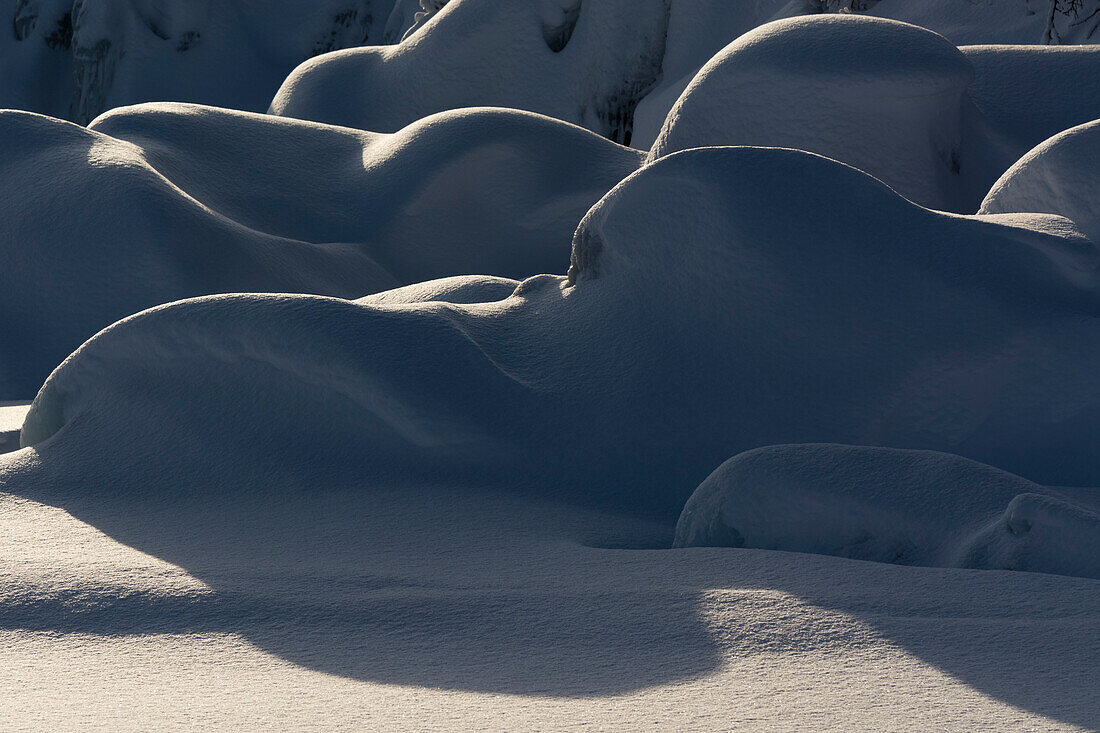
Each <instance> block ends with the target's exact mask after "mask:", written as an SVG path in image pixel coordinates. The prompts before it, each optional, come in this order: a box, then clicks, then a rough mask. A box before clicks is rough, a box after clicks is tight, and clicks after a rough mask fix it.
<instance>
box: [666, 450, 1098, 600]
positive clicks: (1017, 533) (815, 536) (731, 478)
mask: <svg viewBox="0 0 1100 733" xmlns="http://www.w3.org/2000/svg"><path fill="white" fill-rule="evenodd" d="M675 546H677V547H707V546H711V547H714V546H717V547H756V548H761V549H769V550H788V551H793V552H811V553H816V554H825V555H839V556H841V557H848V558H852V559H857V560H873V561H877V562H890V563H898V564H902V565H931V566H938V567H965V568H985V569H1003V570H1027V571H1033V572H1046V573H1060V574H1063V575H1080V576H1085V577H1093V578H1097V577H1100V490H1094V489H1063V490H1058V489H1048V488H1046V487H1043V486H1039V485H1037V484H1034V483H1032V482H1030V481H1027V480H1025V479H1022V478H1020V477H1019V476H1014V475H1012V474H1010V473H1006V472H1004V471H1001V470H998V469H996V468H993V467H991V466H986V465H984V464H981V463H976V462H974V461H969V460H966V459H964V458H960V457H958V456H954V455H950V454H947V453H935V452H930V451H912V450H896V449H890V448H868V447H856V446H841V445H820V444H817V445H814V444H808V445H784V446H770V447H766V448H758V449H756V450H752V451H748V452H745V453H742V454H740V455H738V456H735V457H734V458H731V459H730V460H729V461H727V462H726V463H724V464H722V466H721V467H719V468H718V469H717V470H716V471H715V472H714V473H712V474H711V475H710V476H709V477H708V478H707V480H706V481H704V482H703V483H702V484H701V485H700V486H699V488H698V489H696V490H695V493H694V494H692V496H691V498H690V499H689V500H688V502H687V504H686V505H685V506H684V511H683V513H682V514H681V515H680V521H679V523H678V524H677V527H676V540H675Z"/></svg>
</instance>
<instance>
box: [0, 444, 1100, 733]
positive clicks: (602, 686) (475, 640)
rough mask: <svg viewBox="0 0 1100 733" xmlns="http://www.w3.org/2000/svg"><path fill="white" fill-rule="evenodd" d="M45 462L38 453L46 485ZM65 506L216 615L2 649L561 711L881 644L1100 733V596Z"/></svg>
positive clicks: (1033, 577)
mask: <svg viewBox="0 0 1100 733" xmlns="http://www.w3.org/2000/svg"><path fill="white" fill-rule="evenodd" d="M50 452H51V450H50V446H49V445H46V446H43V447H41V448H40V449H39V452H38V458H39V459H40V460H41V461H42V463H40V464H39V467H40V468H41V467H44V466H46V465H48V463H49V462H50ZM47 483H49V482H47ZM105 485H107V484H105ZM62 494H65V495H62ZM62 494H58V493H57V492H56V491H55V490H53V489H50V490H46V491H43V492H40V494H39V495H36V496H31V497H29V498H33V499H35V500H38V501H44V502H46V503H50V504H54V505H57V506H61V507H63V508H64V509H66V510H68V511H69V512H70V513H71V514H73V515H74V516H76V517H77V518H79V519H81V520H82V521H85V522H88V523H90V524H91V525H93V526H95V527H97V528H98V529H100V530H102V531H103V532H105V533H106V534H108V535H110V536H111V537H113V538H115V539H117V540H118V541H120V542H123V543H125V544H127V545H129V546H131V547H134V548H137V549H139V550H141V551H143V552H146V553H150V554H152V555H155V556H157V557H160V558H163V559H165V560H167V561H169V562H172V563H174V564H176V565H179V566H181V567H183V568H185V569H186V570H187V571H188V572H190V573H191V574H192V575H194V576H195V577H197V578H199V579H201V580H202V581H204V582H205V583H206V584H207V585H208V586H209V587H210V588H211V589H212V590H213V593H212V594H209V595H205V596H197V597H179V598H165V597H163V596H156V597H154V596H140V595H133V596H128V597H125V598H119V599H115V600H106V599H105V600H103V601H102V602H100V603H99V604H97V605H96V607H95V608H93V609H90V610H74V608H76V609H80V608H81V606H79V605H76V606H73V605H69V604H66V603H64V602H63V599H61V600H58V601H51V602H41V603H38V604H37V605H32V606H27V607H23V608H20V609H14V610H13V609H10V608H9V609H6V610H5V611H4V613H3V615H2V616H0V625H2V626H3V627H4V628H21V629H35V630H50V631H57V632H61V633H76V632H80V633H98V634H106V635H115V634H144V633H166V632H173V633H183V632H192V631H195V632H197V631H223V632H231V633H237V634H241V635H242V636H243V637H245V638H246V639H248V640H249V641H250V642H252V643H254V644H255V645H257V646H258V647H260V648H262V649H264V650H266V651H268V652H270V653H272V654H276V655H278V656H280V657H282V658H284V659H287V660H289V661H291V662H294V663H296V664H300V665H303V666H305V667H308V668H312V669H316V670H320V671H324V672H328V673H333V674H337V675H341V676H345V677H351V678H356V679H363V680H373V681H379V682H385V683H398V684H410V685H421V686H429V687H437V688H447V689H462V690H472V691H479V692H495V693H516V694H534V695H545V696H562V697H576V696H605V695H614V694H621V693H624V692H629V691H631V690H636V689H640V688H645V687H650V686H654V685H660V684H664V683H669V682H674V681H678V680H685V679H690V678H693V677H697V676H700V675H705V674H707V673H709V672H712V671H714V670H715V669H717V668H718V667H719V665H720V664H721V663H722V660H723V655H724V653H733V654H747V653H756V652H758V651H759V650H761V649H766V650H767V651H779V652H807V651H811V650H813V649H814V648H815V647H820V648H822V649H824V650H825V651H828V650H829V649H832V650H836V649H841V650H851V653H853V654H855V653H858V652H859V649H860V647H861V644H862V643H864V642H866V641H867V640H872V639H873V640H875V643H880V641H881V639H883V638H884V639H886V640H888V641H889V642H890V643H891V644H893V645H896V646H897V647H900V648H901V649H903V650H904V651H905V652H908V653H909V654H912V655H914V656H916V657H919V658H921V659H923V660H925V661H926V662H928V663H930V664H932V665H934V666H935V667H937V668H939V669H941V670H943V671H944V672H946V673H948V674H950V675H951V676H953V677H955V678H957V679H959V680H961V681H962V682H964V683H965V684H967V685H969V686H971V687H973V688H975V689H977V690H979V691H981V692H982V693H985V694H986V695H990V696H992V697H995V698H997V699H1000V700H1003V701H1005V702H1007V703H1009V704H1011V705H1014V706H1017V707H1020V708H1025V709H1028V710H1032V711H1034V712H1037V713H1040V714H1042V715H1045V716H1048V717H1051V718H1055V719H1058V720H1061V721H1064V722H1067V723H1073V724H1076V725H1080V726H1083V727H1086V728H1090V729H1091V728H1098V727H1100V707H1098V706H1097V705H1096V704H1095V699H1094V695H1093V692H1094V689H1093V685H1094V682H1095V678H1094V673H1095V669H1096V662H1097V651H1096V646H1095V640H1096V638H1097V636H1098V634H1100V583H1098V582H1097V581H1094V580H1088V579H1077V578H1065V577H1059V576H1050V575H1041V574H1032V573H1010V572H988V571H964V570H942V569H932V568H910V567H899V566H890V565H880V564H876V563H865V562H856V561H848V560H842V559H837V558H829V557H819V556H810V555H798V554H790V553H774V552H763V551H754V550H724V549H692V550H676V551H660V550H629V549H610V548H609V547H608V546H609V545H610V546H612V547H614V546H619V547H624V546H627V545H629V544H630V543H631V542H635V543H637V542H639V541H640V542H641V543H643V544H648V545H650V546H658V545H659V544H660V543H661V542H667V541H668V539H669V532H670V529H671V528H670V527H668V526H667V525H665V526H661V525H658V524H655V523H652V522H648V521H645V520H640V519H630V518H626V517H622V516H614V515H610V514H606V513H602V512H599V511H598V510H577V509H569V508H566V507H564V506H563V505H558V506H555V505H552V504H547V503H539V502H533V501H532V500H529V499H521V498H518V497H517V496H516V495H514V494H512V495H509V494H490V493H484V492H483V493H472V492H469V491H458V490H454V489H452V490H422V491H419V492H411V491H407V490H405V491H402V490H384V491H383V490H354V491H346V492H339V493H321V492H308V491H302V492H299V491H293V492H289V493H287V492H282V493H280V494H278V495H268V496H251V497H248V496H246V497H232V498H231V497H224V496H223V497H217V498H214V497H207V498H206V499H205V500H204V499H202V498H201V497H192V498H179V497H177V498H176V499H171V498H167V499H163V498H155V497H143V498H141V499H140V500H135V499H136V497H134V496H133V495H132V494H126V493H125V492H122V493H120V494H118V495H115V496H111V492H110V491H109V490H100V491H97V492H95V495H94V496H90V495H84V496H79V495H75V496H79V498H74V494H70V493H69V492H62ZM595 544H602V545H603V547H594V546H591V545H595ZM776 591H778V592H779V593H775V592H776ZM715 604H719V605H721V604H725V606H726V607H725V609H724V611H723V613H722V615H721V616H722V618H725V619H730V618H732V619H734V622H735V623H734V626H733V627H732V628H731V629H726V630H725V631H724V633H719V632H717V631H716V630H715V629H714V627H713V624H712V623H711V622H708V621H707V620H706V616H707V614H708V612H709V609H712V608H713V607H714V606H715ZM807 606H809V607H812V608H809V609H807V608H806V607H807ZM762 609H763V615H761V610H762ZM1067 609H1072V611H1071V612H1069V613H1068V615H1067ZM792 614H793V615H792ZM784 619H786V620H784ZM792 619H794V620H793V621H792ZM731 631H732V633H730V632H731ZM846 653H847V652H846Z"/></svg>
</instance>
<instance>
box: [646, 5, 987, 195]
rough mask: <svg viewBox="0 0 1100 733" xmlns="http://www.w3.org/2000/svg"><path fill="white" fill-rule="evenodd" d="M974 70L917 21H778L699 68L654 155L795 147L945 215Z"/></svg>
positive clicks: (955, 185)
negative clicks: (855, 50) (855, 59)
mask: <svg viewBox="0 0 1100 733" xmlns="http://www.w3.org/2000/svg"><path fill="white" fill-rule="evenodd" d="M854 46H858V47H859V48H860V56H859V63H858V64H853V63H852V57H851V51H850V49H851V48H852V47H854ZM971 73H972V72H971V69H970V66H969V64H968V63H967V62H966V58H965V57H964V56H963V55H962V54H961V53H960V52H959V50H958V49H957V48H955V47H954V46H952V45H951V44H950V43H948V42H947V41H946V40H944V39H943V38H942V37H940V36H937V35H936V34H935V33H932V32H930V31H926V30H923V29H921V28H917V27H916V26H911V25H905V24H902V23H894V22H891V21H885V20H878V19H873V18H864V17H861V16H850V15H835V16H825V17H821V16H809V17H800V18H792V19H789V20H782V21H776V22H774V23H769V24H767V25H764V26H761V27H760V28H757V29H756V30H755V31H752V32H750V33H747V34H745V35H743V36H741V37H740V38H738V39H737V40H736V41H734V42H733V43H732V44H730V45H729V46H727V47H726V48H724V49H723V50H722V51H721V52H719V53H718V54H716V55H715V56H714V58H713V59H711V61H710V62H709V63H707V65H706V66H704V67H703V68H702V70H700V71H699V73H698V74H697V75H696V76H695V78H694V79H693V80H692V81H691V83H690V84H689V85H688V86H687V88H686V89H685V90H684V92H683V94H682V95H681V96H680V99H679V100H678V101H677V102H676V105H675V106H674V107H673V109H672V110H671V111H670V112H669V115H668V118H667V119H666V120H665V123H664V127H663V128H662V130H661V132H660V135H659V136H658V138H657V141H656V143H655V144H654V146H653V150H652V152H651V156H652V157H660V156H663V155H668V154H669V153H672V152H675V151H677V150H687V149H689V148H697V147H704V146H708V145H760V146H773V147H789V148H798V149H800V150H808V151H811V152H815V153H820V154H822V155H825V156H828V157H831V158H835V159H836V160H841V161H844V162H845V163H849V164H851V165H854V166H856V167H857V168H860V169H861V170H863V171H866V172H867V173H870V174H872V175H874V176H876V177H878V178H879V179H881V180H882V181H884V182H885V183H887V184H889V185H891V186H892V187H893V188H894V189H895V190H897V191H898V192H899V193H901V194H902V195H904V196H907V197H908V198H910V199H911V200H913V201H916V202H917V203H920V204H924V205H926V206H931V207H934V208H939V209H948V210H951V209H954V208H955V204H956V201H957V199H958V198H959V195H958V193H957V192H956V189H957V188H958V186H959V183H958V181H957V173H958V170H959V156H960V151H959V149H960V145H961V139H960V138H961V135H962V131H961V126H962V125H961V111H962V101H963V95H964V94H965V91H966V88H967V85H968V84H969V82H970V77H971Z"/></svg>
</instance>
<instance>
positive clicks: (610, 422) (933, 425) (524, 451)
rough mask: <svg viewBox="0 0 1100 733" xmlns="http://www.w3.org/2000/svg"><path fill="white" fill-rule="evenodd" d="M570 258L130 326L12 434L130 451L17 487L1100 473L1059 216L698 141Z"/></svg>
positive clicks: (1081, 294)
mask: <svg viewBox="0 0 1100 733" xmlns="http://www.w3.org/2000/svg"><path fill="white" fill-rule="evenodd" d="M688 242H690V243H691V246H690V247H688V246H684V245H683V244H682V243H688ZM572 260H573V264H572V267H571V269H570V275H569V278H568V279H566V278H559V277H553V276H549V275H544V276H538V277H535V278H531V279H528V280H527V281H525V282H523V283H522V284H521V285H520V286H519V288H518V289H516V291H515V292H514V293H513V294H512V295H511V296H509V297H506V298H504V299H500V294H501V292H500V291H498V290H495V289H494V290H493V291H492V292H491V293H489V297H490V298H491V302H487V303H439V302H414V303H410V304H408V305H403V304H401V303H399V302H398V298H392V297H391V298H387V299H385V301H382V300H376V301H374V302H372V301H371V300H367V301H363V302H359V303H352V302H348V301H343V300H336V299H326V298H317V297H304V296H278V295H252V296H245V295H241V296H222V297H214V298H207V299H200V300H194V301H187V302H184V303H179V304H175V305H169V306H166V307H162V308H158V309H155V310H151V311H147V312H145V313H142V314H139V315H137V316H134V317H132V318H130V319H127V320H124V321H122V322H120V323H118V324H116V325H115V326H112V327H111V328H110V329H107V330H106V331H104V332H102V333H100V334H99V335H98V336H96V338H94V339H92V340H91V341H90V342H88V343H87V344H85V345H84V346H83V347H82V348H81V349H80V350H78V351H77V352H76V353H75V354H74V355H73V356H72V357H71V358H70V359H69V360H67V361H66V362H65V363H64V364H63V365H62V366H61V367H60V368H59V369H57V370H56V371H55V372H54V374H53V375H52V376H51V377H50V379H49V380H48V381H47V383H46V384H45V385H44V387H43V388H42V390H41V391H40V393H39V395H38V397H37V398H36V400H35V404H34V407H33V408H32V410H31V412H30V414H29V416H28V419H27V422H26V424H25V425H24V428H23V436H22V439H23V442H24V444H25V445H28V446H39V445H45V444H49V445H56V446H57V447H56V450H58V451H60V452H62V453H68V452H69V451H76V453H79V454H81V455H85V452H86V451H87V449H88V446H89V445H91V443H90V442H89V441H100V440H108V441H110V443H111V444H125V445H126V446H127V451H129V452H132V456H131V458H129V459H127V460H125V461H122V462H121V465H122V467H121V468H120V467H119V457H118V453H117V451H116V452H115V453H114V454H113V456H112V458H111V459H110V460H109V461H108V460H106V459H105V460H104V461H91V462H88V461H87V460H85V459H82V460H81V461H80V468H79V469H77V468H76V467H75V466H70V465H68V464H67V463H65V462H64V461H62V462H60V463H58V466H59V468H58V469H57V470H59V471H60V473H57V474H55V475H54V474H51V477H50V478H47V477H45V476H43V477H35V476H34V474H33V472H32V473H31V474H29V475H27V476H26V477H25V480H27V481H34V482H41V481H62V480H64V481H66V482H70V481H79V482H89V483H91V484H99V483H101V482H103V481H105V480H107V479H106V477H107V476H110V477H111V478H110V479H109V482H110V483H111V484H112V485H116V486H130V487H132V490H133V491H137V492H140V491H144V490H146V489H145V488H144V487H145V486H146V485H147V484H146V482H147V481H148V475H147V474H146V473H145V472H144V471H142V470H139V471H137V472H133V471H132V470H131V468H130V467H133V466H139V467H140V466H151V465H160V464H161V463H163V461H164V460H166V456H165V450H166V449H165V446H173V448H172V451H173V452H174V454H175V455H174V457H173V458H172V459H171V460H172V462H173V465H175V466H177V468H175V469H174V470H173V471H172V472H169V473H167V474H164V475H162V476H160V477H159V478H158V480H157V486H158V488H157V491H158V492H164V493H168V494H172V493H174V492H177V491H180V490H184V489H185V488H186V487H193V486H202V487H206V488H205V489H204V490H206V491H218V492H226V491H228V492H232V491H234V490H235V489H233V488H232V487H233V486H235V485H236V482H237V481H243V485H245V486H251V485H253V483H252V481H251V480H249V479H247V478H245V477H247V476H250V475H253V474H254V472H255V471H256V470H259V468H260V467H261V466H262V467H263V469H262V470H263V471H264V472H272V471H275V472H278V473H279V474H280V475H284V476H292V477H296V478H294V479H287V480H291V481H300V482H305V483H309V484H312V483H321V484H324V483H326V482H333V483H340V482H346V481H351V480H353V479H354V480H355V481H357V482H359V483H367V484H370V483H372V482H373V481H376V480H377V481H382V480H386V479H391V478H394V477H400V479H401V480H402V481H414V482H416V481H445V482H447V483H453V482H454V481H456V480H459V479H460V478H461V477H467V478H469V479H470V480H476V481H477V482H478V483H479V485H480V484H486V483H493V482H497V481H512V480H514V477H515V476H516V475H522V476H524V477H525V483H526V484H528V490H529V491H533V492H539V495H543V494H542V493H541V492H550V493H551V494H552V495H554V496H561V497H570V498H571V499H572V500H576V501H582V502H596V503H599V504H601V505H604V506H612V507H618V508H622V509H629V510H630V511H647V512H652V513H656V515H658V516H662V517H665V518H667V519H668V520H669V521H671V520H672V519H674V518H675V516H676V515H677V514H678V513H679V511H680V509H681V508H682V506H683V502H684V501H685V500H686V499H687V497H688V495H689V494H690V493H691V491H692V490H693V489H694V487H695V486H696V485H697V484H698V483H699V481H701V480H702V479H703V478H704V477H705V476H706V475H707V474H708V473H710V471H711V470H713V468H714V467H715V466H717V465H718V464H719V463H720V462H722V461H723V460H725V458H727V457H728V456H729V455H731V454H734V453H737V452H739V451H741V450H746V449H750V448H754V447H758V446H761V445H768V444H775V443H789V442H810V441H819V442H822V441H824V442H845V443H856V444H872V445H893V446H899V447H911V448H926V449H935V450H947V451H952V452H956V453H959V454H961V455H964V456H967V457H970V458H974V459H978V460H982V461H985V462H987V463H991V464H992V465H996V466H998V467H1002V468H1005V469H1007V470H1011V471H1014V472H1017V473H1020V474H1021V475H1024V476H1026V477H1028V478H1029V479H1032V480H1036V481H1040V482H1043V483H1047V484H1060V485H1070V484H1089V483H1092V482H1100V474H1098V467H1097V465H1096V462H1095V459H1094V456H1095V455H1096V454H1097V451H1098V449H1100V446H1098V445H1097V442H1096V441H1097V439H1098V438H1097V436H1098V435H1100V431H1097V430H1096V425H1095V415H1097V414H1100V412H1098V411H1097V409H1096V406H1097V403H1098V402H1100V384H1098V383H1097V382H1096V379H1095V374H1094V372H1095V370H1094V368H1093V365H1094V364H1095V363H1096V359H1097V357H1098V356H1100V339H1098V338H1097V335H1098V333H1100V321H1098V320H1097V317H1098V315H1100V297H1098V296H1100V294H1098V289H1097V285H1098V282H1100V281H1098V279H1097V263H1098V255H1097V252H1096V249H1095V247H1094V245H1093V244H1092V243H1091V242H1090V241H1089V240H1087V239H1085V238H1084V237H1083V236H1082V235H1080V234H1079V233H1077V231H1076V230H1075V229H1074V227H1073V225H1072V223H1071V222H1070V221H1069V220H1067V219H1064V218H1060V217H1056V216H1051V215H1038V214H1036V215H1008V216H988V217H959V216H952V215H945V214H941V213H938V212H933V211H930V210H927V209H923V208H921V207H918V206H915V205H913V204H912V203H910V202H908V201H906V200H905V199H903V198H901V197H900V196H898V195H897V194H895V193H894V192H893V191H891V190H890V189H889V188H887V187H885V186H884V185H882V184H881V183H880V182H878V181H876V180H874V179H872V178H870V177H869V176H867V175H865V174H863V173H861V172H859V171H856V170H854V169H852V168H850V167H847V166H844V165H841V164H839V163H836V162H834V161H830V160H828V159H825V158H821V157H819V156H815V155H811V154H808V153H804V152H799V151H789V150H780V149H760V148H708V149H699V150H692V151H685V152H682V153H677V154H674V155H671V156H668V157H665V158H662V159H660V160H658V161H657V162H656V163H654V164H652V165H649V166H646V167H645V168H643V169H642V170H641V171H639V172H638V173H636V174H634V175H632V176H631V177H629V178H627V179H626V181H624V182H623V183H622V184H620V185H619V186H618V187H616V188H615V189H614V190H613V191H612V192H610V193H609V194H608V195H607V196H606V197H605V198H604V199H603V200H602V201H601V202H600V203H599V204H598V205H597V206H595V207H594V208H593V209H592V211H591V212H589V214H588V215H587V216H586V217H585V219H584V220H583V222H582V224H581V226H580V228H579V230H578V232H577V235H576V237H575V240H574V247H573V255H572ZM412 299H413V300H419V299H418V298H412ZM461 300H469V299H468V298H461ZM854 324H858V326H856V327H854ZM322 406H323V407H322ZM165 414H173V415H175V416H176V419H175V420H173V421H171V422H167V423H166V422H165V421H164V420H163V419H162V416H163V415H165ZM299 414H313V415H316V420H315V421H313V422H311V423H309V424H308V425H299V424H296V423H295V424H293V425H292V424H290V423H288V422H287V421H288V420H289V419H290V416H291V415H294V416H295V417H294V420H295V421H297V420H299V419H300V418H299V417H297V416H298V415H299ZM197 425H201V426H202V427H201V429H198V430H197V431H196V427H195V426H197ZM290 435H294V436H298V437H296V438H295V440H296V441H299V442H298V443H297V444H298V446H299V447H300V448H301V449H302V450H301V451H300V452H296V453H294V454H292V455H289V456H288V455H285V454H284V453H283V452H282V450H281V448H278V446H282V445H284V444H285V442H286V440H287V439H288V436H290ZM97 436H98V437H97ZM65 446H68V447H65ZM215 446H217V449H216V450H213V449H214V447H215ZM272 449H274V452H273V451H272ZM154 456H157V458H156V459H154V458H153V457H154ZM200 456H202V458H201V460H200V458H199V457H200ZM242 472H243V473H242ZM235 477H237V478H235ZM9 490H18V489H17V487H16V488H12V489H9Z"/></svg>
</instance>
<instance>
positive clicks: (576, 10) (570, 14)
mask: <svg viewBox="0 0 1100 733" xmlns="http://www.w3.org/2000/svg"><path fill="white" fill-rule="evenodd" d="M580 18H581V2H580V0H577V3H576V5H572V6H570V7H567V8H562V9H561V22H560V23H559V24H557V25H549V24H546V23H544V24H543V26H542V37H543V40H545V41H546V46H547V48H549V49H550V50H551V51H553V52H554V53H560V52H561V51H562V50H563V49H564V48H565V47H566V46H567V45H568V44H569V39H570V38H572V37H573V31H574V30H576V28H577V21H578V20H580Z"/></svg>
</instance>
